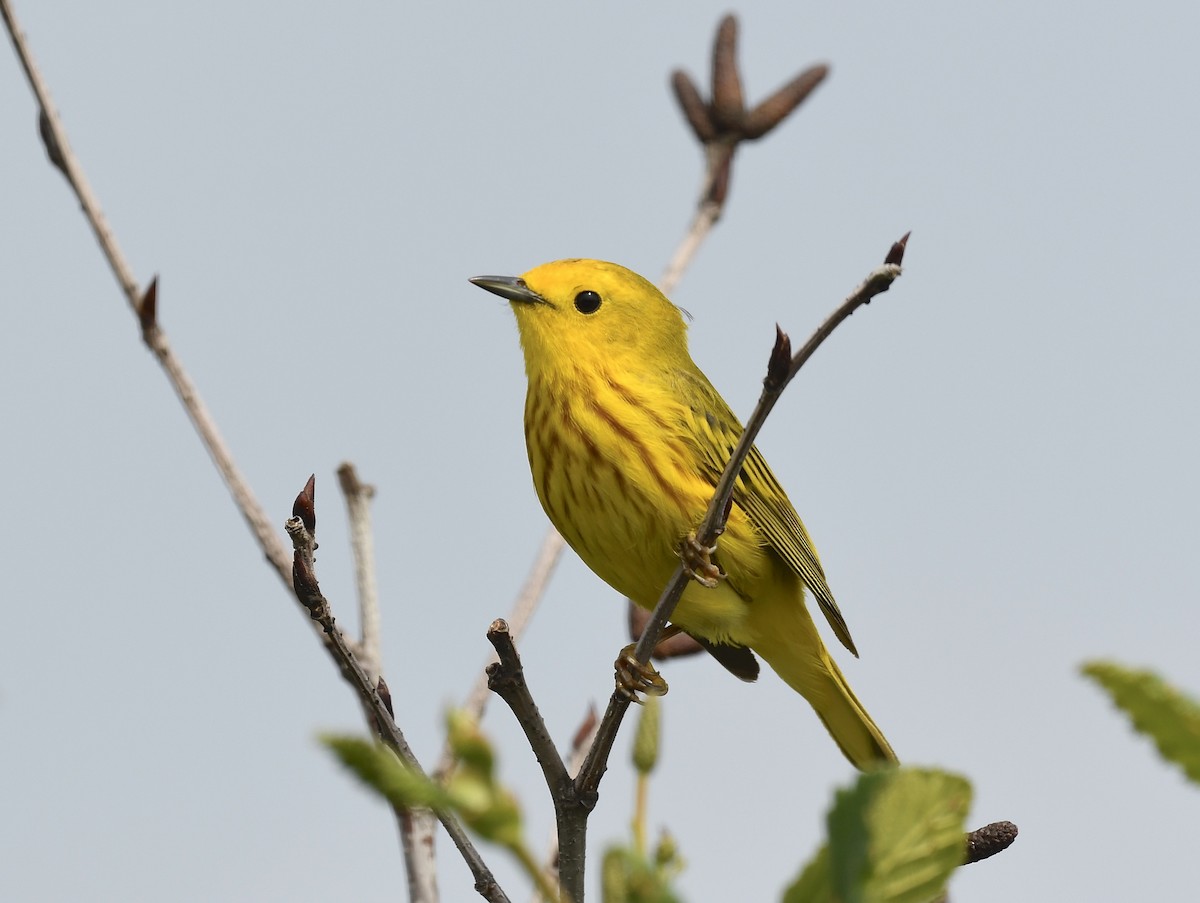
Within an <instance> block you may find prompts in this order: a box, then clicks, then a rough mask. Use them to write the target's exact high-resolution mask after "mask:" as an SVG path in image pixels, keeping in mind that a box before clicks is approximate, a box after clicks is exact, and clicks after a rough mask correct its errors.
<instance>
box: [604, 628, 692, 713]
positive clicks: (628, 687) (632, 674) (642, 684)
mask: <svg viewBox="0 0 1200 903" xmlns="http://www.w3.org/2000/svg"><path fill="white" fill-rule="evenodd" d="M682 632H683V628H682V627H679V626H678V625H676V624H668V625H667V626H666V627H664V628H663V632H662V636H660V637H659V638H658V642H659V643H662V642H664V641H666V640H669V639H671V637H674V636H678V635H679V634H680V633H682ZM657 645H658V644H657V643H656V644H655V646H657ZM636 647H637V643H630V644H629V645H628V646H626V647H625V648H624V649H622V650H621V654H620V655H618V656H617V660H616V661H615V662H614V663H613V668H614V669H616V672H617V673H616V678H617V692H618V693H620V694H621V695H622V696H624V697H625V698H626V699H628V700H629V701H630V702H636V703H639V704H640V703H641V701H642V700H641V699H639V698H638V694H639V693H645V694H646V695H648V696H665V695H666V692H667V682H666V681H665V680H663V677H662V675H661V674H659V673H658V671H657V670H655V668H654V666H653V665H651V664H650V663H649V662H646V663H645V664H642V663H641V662H639V661H638V660H637V658H635V657H634V654H633V650H634V649H635V648H636Z"/></svg>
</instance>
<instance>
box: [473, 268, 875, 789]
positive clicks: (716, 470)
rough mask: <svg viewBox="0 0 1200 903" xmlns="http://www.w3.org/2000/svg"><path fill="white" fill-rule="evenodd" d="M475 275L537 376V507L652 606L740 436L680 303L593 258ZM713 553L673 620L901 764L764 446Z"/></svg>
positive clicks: (867, 748)
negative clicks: (858, 682)
mask: <svg viewBox="0 0 1200 903" xmlns="http://www.w3.org/2000/svg"><path fill="white" fill-rule="evenodd" d="M472 281H473V282H475V283H476V284H477V285H479V286H481V287H482V288H486V289H488V290H489V291H492V292H495V293H496V294H499V295H502V296H503V297H505V298H508V299H509V300H510V301H511V302H512V308H513V310H514V312H515V313H516V317H517V326H518V329H519V331H520V336H521V347H522V348H523V350H524V353H525V371H526V375H527V376H528V379H529V392H528V395H527V396H526V401H525V439H526V445H527V448H528V451H529V466H530V470H531V472H532V474H533V483H534V487H535V488H536V490H537V494H538V498H539V499H540V500H541V502H542V507H543V508H545V510H546V514H547V515H548V516H549V517H550V520H551V521H552V522H553V523H554V526H555V527H557V528H558V531H559V532H560V533H562V535H563V538H564V539H566V541H567V542H568V543H569V544H570V546H571V547H572V548H573V549H574V550H575V551H576V552H577V553H578V554H579V557H580V558H582V559H583V561H584V562H585V563H586V564H587V565H588V567H590V568H591V569H592V570H593V571H595V572H596V574H597V575H599V576H600V577H601V578H602V579H603V580H604V581H605V582H607V583H608V584H609V585H610V586H612V587H613V588H614V589H616V590H617V591H618V592H620V593H623V594H624V595H626V596H628V597H629V598H631V599H632V600H633V601H634V602H636V603H637V604H638V605H641V606H642V607H644V608H653V607H654V604H655V602H657V600H658V597H659V595H660V594H661V592H662V590H663V588H664V586H665V585H666V583H667V581H668V580H669V579H670V577H671V574H672V572H673V571H674V568H675V566H676V564H677V563H678V559H677V557H676V555H675V550H676V549H677V548H678V545H679V541H680V539H681V538H682V537H684V536H686V535H687V534H688V533H689V532H690V531H691V530H694V529H695V527H696V525H697V524H698V523H699V521H700V519H701V517H702V516H703V514H704V510H705V508H706V507H707V505H708V502H709V500H710V499H711V498H712V494H713V489H714V487H715V485H716V481H717V479H718V478H719V476H720V473H721V470H722V469H723V468H724V466H725V464H726V462H727V461H728V460H729V456H730V454H731V452H732V451H733V447H734V445H735V444H736V443H737V440H738V437H739V436H740V435H741V432H742V426H741V424H740V423H739V422H738V420H737V418H736V417H735V416H734V414H733V412H732V411H731V410H730V409H729V406H728V405H727V404H726V403H725V400H724V399H723V398H721V396H720V394H718V392H717V390H716V389H714V388H713V387H712V385H711V383H709V381H708V379H707V378H706V377H705V376H704V374H703V373H702V372H701V371H700V369H699V368H698V367H697V366H696V365H695V363H694V362H693V361H692V359H691V356H690V355H689V354H688V350H687V335H686V326H685V324H684V321H683V317H682V316H681V314H680V311H679V309H678V308H676V307H675V306H674V305H673V304H671V302H670V301H668V300H667V299H666V298H665V297H664V296H663V295H662V293H661V292H659V291H658V289H656V288H655V287H654V286H653V285H652V284H650V283H649V282H647V281H646V280H645V279H643V278H642V277H641V276H638V275H637V274H636V273H633V272H631V271H629V270H627V269H625V268H624V267H621V266H618V265H616V264H612V263H604V262H602V261H597V260H560V261H557V262H555V263H548V264H544V265H543V266H540V267H537V268H536V269H533V270H530V271H529V272H528V273H526V274H525V275H524V276H523V277H521V278H520V279H514V278H511V277H491V276H485V277H479V278H478V279H475V280H472ZM714 560H715V563H717V564H719V565H720V566H721V567H722V568H723V570H724V571H725V573H726V575H727V578H726V579H723V580H721V581H720V582H719V584H718V585H717V586H716V587H715V588H711V589H710V588H707V587H704V586H701V585H700V584H698V583H692V584H690V585H689V586H688V588H687V589H686V590H685V592H684V594H683V597H682V599H681V600H680V602H679V605H678V607H677V608H676V610H675V614H674V616H673V617H672V621H673V622H674V623H675V624H677V625H678V626H679V627H681V628H683V629H684V630H686V631H687V632H688V633H690V634H692V635H693V636H695V637H696V638H697V639H700V640H702V641H705V642H706V643H707V644H709V645H710V646H711V645H712V644H717V645H718V650H717V651H718V652H719V651H720V648H719V647H721V646H724V647H745V648H749V649H753V650H754V651H755V652H757V653H758V654H759V655H760V656H762V657H763V658H764V659H765V660H766V661H767V663H768V664H769V665H770V666H771V667H772V668H773V669H774V670H775V672H776V673H777V674H779V676H780V677H782V678H783V679H784V681H785V682H787V683H788V684H789V685H790V686H791V687H792V688H793V689H795V690H796V691H797V692H798V693H800V694H801V695H803V696H804V697H805V698H806V699H807V700H808V701H809V703H810V704H811V705H812V707H813V708H814V709H815V710H816V712H817V715H818V716H819V717H820V718H821V720H822V722H824V724H825V726H826V728H828V730H829V732H830V733H831V734H832V735H833V738H834V740H835V741H836V742H837V744H838V746H839V747H840V748H841V750H842V752H843V753H845V754H846V757H847V758H848V759H849V760H850V761H851V762H852V763H853V764H854V765H855V766H857V767H859V768H865V767H868V766H869V765H871V764H874V763H880V762H892V761H895V758H896V757H895V754H894V753H893V752H892V749H891V747H890V746H889V745H888V743H887V740H885V739H884V737H883V734H882V733H881V732H880V730H879V728H877V727H876V726H875V724H874V722H873V721H872V720H871V718H870V716H869V715H868V714H867V712H866V710H865V709H864V708H863V706H862V704H861V703H859V701H858V700H857V699H856V698H855V696H854V694H853V692H851V690H850V687H849V686H848V685H847V684H846V680H845V678H844V677H843V676H842V673H841V672H840V671H839V670H838V667H837V665H836V664H835V663H834V661H833V659H832V658H831V657H830V655H829V652H828V650H827V649H826V648H825V645H824V644H823V643H822V642H821V638H820V636H819V634H818V633H817V631H816V627H815V625H814V624H813V621H812V618H811V616H810V615H809V613H808V610H807V608H806V607H805V604H804V589H805V587H807V588H808V589H809V591H810V592H811V593H812V594H813V596H814V597H815V599H816V601H817V604H818V605H819V606H820V608H821V610H822V612H823V613H824V614H825V616H826V618H827V619H828V620H829V623H830V625H831V626H832V627H833V630H834V633H835V634H836V635H837V636H838V638H839V640H841V642H842V643H843V644H845V645H846V647H847V648H848V649H850V650H851V651H852V652H854V651H855V650H854V644H853V641H852V640H851V638H850V633H849V630H848V629H847V628H846V623H845V621H844V620H843V618H842V615H841V612H840V611H839V610H838V607H837V603H836V602H834V599H833V594H832V593H831V592H830V590H829V586H828V585H827V583H826V581H825V573H824V571H823V570H822V568H821V563H820V561H819V559H818V558H817V553H816V550H815V549H814V548H813V545H812V540H811V539H810V538H809V536H808V532H807V531H806V530H805V529H804V525H803V524H802V523H801V522H800V518H799V517H798V516H797V514H796V511H795V509H794V508H793V507H792V504H791V502H789V501H788V498H787V495H786V494H785V493H784V491H783V489H782V488H781V487H780V485H779V483H778V481H776V479H775V476H774V475H773V474H772V473H771V470H770V468H769V467H768V466H767V463H766V461H765V460H764V459H763V457H762V456H761V455H760V454H759V453H758V450H757V449H755V450H754V451H753V452H752V453H751V455H750V457H749V459H748V460H747V462H746V465H745V467H744V468H743V471H742V475H741V477H740V478H739V480H738V483H737V486H736V488H735V491H734V505H733V508H732V510H731V512H730V516H729V523H728V525H727V527H726V530H725V533H724V534H723V535H722V536H721V539H720V542H719V546H718V550H717V553H716V556H715V559H714ZM743 654H744V653H743ZM855 654H857V653H855ZM718 657H719V658H721V660H722V663H725V664H727V666H728V662H727V661H726V657H722V656H720V655H719V656H718ZM731 670H735V673H740V672H737V670H736V668H734V667H732V666H731Z"/></svg>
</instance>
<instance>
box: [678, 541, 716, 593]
mask: <svg viewBox="0 0 1200 903" xmlns="http://www.w3.org/2000/svg"><path fill="white" fill-rule="evenodd" d="M716 551H717V547H716V546H715V545H714V546H704V545H701V544H700V541H699V540H698V539H696V534H695V533H694V532H692V533H689V534H688V535H687V536H685V537H684V538H683V539H681V540H680V541H679V550H678V552H677V554H678V555H679V557H680V559H682V561H683V569H684V570H685V571H687V574H688V576H689V577H692V578H694V579H695V581H696V582H697V583H699V584H700V585H701V586H707V587H708V588H709V589H712V588H713V587H715V586H716V585H717V584H718V583H720V582H721V581H722V580H724V579H725V572H724V571H723V570H721V566H720V565H718V564H714V563H713V560H712V555H713V553H714V552H716Z"/></svg>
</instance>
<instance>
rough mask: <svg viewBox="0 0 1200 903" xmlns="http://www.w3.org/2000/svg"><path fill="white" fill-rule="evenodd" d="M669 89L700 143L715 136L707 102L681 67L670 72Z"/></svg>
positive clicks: (715, 130)
mask: <svg viewBox="0 0 1200 903" xmlns="http://www.w3.org/2000/svg"><path fill="white" fill-rule="evenodd" d="M671 89H672V90H673V91H674V92H675V99H676V100H677V101H679V108H680V109H681V110H683V115H684V117H685V118H686V119H687V121H688V125H690V126H691V127H692V131H693V132H694V133H695V135H696V137H697V138H699V139H700V143H701V144H707V143H708V142H710V141H712V140H713V139H714V138H716V137H717V127H716V126H715V125H713V121H712V117H711V116H710V115H709V114H708V104H706V103H705V102H704V98H703V97H701V96H700V89H699V88H697V87H696V83H695V82H694V81H692V79H691V76H689V75H688V74H687V73H686V72H684V71H683V70H682V69H676V70H675V71H674V72H672V73H671Z"/></svg>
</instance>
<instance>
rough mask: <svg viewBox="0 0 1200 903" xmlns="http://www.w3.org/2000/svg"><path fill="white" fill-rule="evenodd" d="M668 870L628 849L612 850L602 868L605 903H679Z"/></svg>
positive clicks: (601, 892) (606, 854) (601, 889)
mask: <svg viewBox="0 0 1200 903" xmlns="http://www.w3.org/2000/svg"><path fill="white" fill-rule="evenodd" d="M668 872H669V870H667V869H663V868H662V867H660V866H659V864H658V863H656V862H650V861H648V860H647V859H646V858H645V857H644V856H640V855H638V853H637V852H636V851H634V850H633V849H631V848H626V847H609V848H608V849H607V850H605V851H604V861H603V862H602V863H601V867H600V899H601V900H602V901H603V903H679V898H678V897H677V896H675V893H674V891H672V890H671V885H670V877H671V876H670V874H669V873H668Z"/></svg>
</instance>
